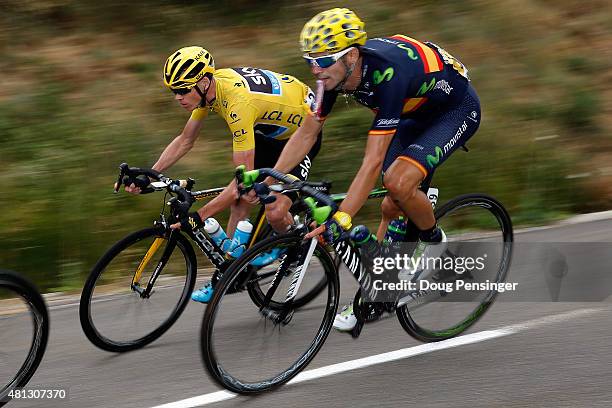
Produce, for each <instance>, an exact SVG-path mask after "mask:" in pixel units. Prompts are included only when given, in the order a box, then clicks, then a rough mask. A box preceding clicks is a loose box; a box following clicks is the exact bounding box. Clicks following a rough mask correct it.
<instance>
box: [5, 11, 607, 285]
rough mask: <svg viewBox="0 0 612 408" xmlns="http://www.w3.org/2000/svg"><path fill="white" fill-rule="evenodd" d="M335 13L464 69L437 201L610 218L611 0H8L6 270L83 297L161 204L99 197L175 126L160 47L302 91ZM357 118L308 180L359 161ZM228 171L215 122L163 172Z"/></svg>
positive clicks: (540, 216) (338, 112)
mask: <svg viewBox="0 0 612 408" xmlns="http://www.w3.org/2000/svg"><path fill="white" fill-rule="evenodd" d="M342 4H344V5H348V6H349V7H351V8H353V9H354V10H355V11H356V12H357V13H358V14H359V15H360V16H361V17H362V18H363V19H364V20H365V21H366V28H367V29H368V32H369V34H370V36H379V35H392V34H395V33H404V34H407V35H410V36H412V37H415V38H418V39H422V40H431V41H434V42H436V43H438V44H440V45H441V46H443V47H444V48H446V49H447V50H449V52H451V53H452V54H453V55H455V56H456V57H458V58H460V59H461V61H462V62H463V63H464V64H465V65H466V66H467V67H468V68H469V69H470V76H471V78H472V82H473V84H474V86H475V88H476V89H477V91H478V93H479V95H480V98H481V102H482V105H483V123H482V125H481V128H480V130H479V132H478V133H477V135H476V136H475V137H474V138H473V139H472V140H471V141H470V143H469V144H468V145H469V148H470V153H469V154H465V153H463V152H458V153H457V154H455V155H454V156H453V157H452V158H451V159H450V160H449V161H448V162H447V163H446V164H445V165H444V166H443V167H442V168H441V170H440V171H439V172H438V174H437V176H436V179H435V184H436V185H437V186H438V187H440V189H441V197H440V200H441V202H444V201H445V200H446V199H449V198H450V197H452V196H454V195H456V194H460V193H466V192H473V191H481V192H486V193H489V194H492V195H494V196H496V197H497V198H499V199H500V200H501V201H502V202H503V203H504V204H505V205H506V207H507V208H508V209H509V211H510V214H511V215H512V217H513V220H514V221H515V223H518V224H522V225H534V224H544V223H547V222H549V221H550V220H555V219H558V218H560V217H563V216H567V215H569V214H572V213H577V212H582V211H593V210H604V209H608V208H609V206H610V203H611V197H612V187H611V186H612V183H611V182H610V181H611V178H612V168H610V167H609V165H608V164H606V163H610V154H611V153H612V145H611V143H610V140H611V139H610V128H611V127H612V122H611V121H610V119H609V117H610V115H609V112H610V110H611V109H612V105H611V101H612V95H611V93H612V88H610V87H609V86H607V84H608V80H609V77H610V75H609V72H611V70H610V68H611V67H610V65H612V60H610V58H609V57H608V50H609V44H610V41H611V40H612V3H610V2H609V1H606V0H582V1H580V2H579V1H576V0H560V1H555V2H552V1H550V0H517V1H512V2H493V1H482V0H467V1H464V2H456V1H435V2H434V1H428V0H418V1H413V2H410V5H408V3H406V2H403V1H377V2H367V1H362V0H356V1H352V2H350V3H349V2H340V3H338V2H331V1H316V2H308V3H305V4H296V3H294V2H278V1H259V2H250V1H246V0H232V1H229V2H225V3H218V2H215V3H213V2H209V1H196V0H189V1H178V0H174V1H170V0H150V1H146V2H145V1H134V2H127V3H126V2H123V1H121V2H120V1H117V0H109V1H106V2H94V1H93V0H80V1H76V0H20V1H17V0H6V1H4V2H3V3H2V5H0V27H1V28H0V50H1V51H0V52H1V54H2V58H0V65H1V67H2V73H3V81H2V82H3V86H2V87H1V88H0V157H1V159H0V160H1V161H2V164H3V166H2V168H3V171H4V177H3V181H4V182H3V186H2V189H1V192H2V194H0V205H1V206H2V209H3V211H2V213H1V215H0V225H1V227H0V239H1V240H2V243H3V248H2V252H1V254H2V256H1V257H0V259H1V260H2V263H1V266H2V267H5V268H11V269H15V270H19V271H21V272H23V273H26V274H28V275H30V276H31V277H32V278H34V279H35V280H36V282H37V283H38V284H39V285H41V286H42V287H43V289H44V290H69V289H76V290H78V289H79V288H80V286H81V284H82V280H83V277H84V276H85V275H86V274H87V273H88V271H89V269H90V268H91V266H92V265H93V264H94V262H95V261H96V259H97V258H98V257H99V256H100V255H101V254H102V253H103V252H104V251H105V250H106V249H107V248H108V247H109V246H110V245H111V244H112V243H113V242H114V241H116V240H117V239H118V238H120V237H122V236H124V235H125V234H127V233H128V232H130V231H132V230H134V229H136V228H141V227H145V226H149V225H150V224H151V222H152V221H153V219H154V218H155V216H156V214H157V212H158V209H159V206H160V204H161V199H162V197H161V195H149V196H143V197H135V196H130V195H127V194H119V195H113V194H112V193H111V187H112V183H113V182H114V178H115V176H116V171H117V166H118V165H119V164H120V163H121V162H123V161H126V162H128V163H130V164H131V165H138V166H150V165H152V164H153V163H154V161H155V160H156V158H157V157H158V155H159V153H160V152H161V150H162V148H163V147H164V146H165V145H166V144H167V143H168V142H169V141H170V140H171V139H172V138H173V137H174V136H175V135H176V134H178V133H179V132H180V129H181V128H182V126H183V125H184V122H185V121H186V119H187V114H186V113H185V112H184V111H182V110H181V108H180V107H179V106H177V105H176V103H175V102H174V101H173V100H172V97H171V95H170V94H169V93H168V92H167V91H166V90H165V89H164V88H163V86H162V83H161V80H160V70H161V67H162V64H163V62H164V60H165V58H166V57H167V55H168V54H169V53H170V52H171V51H173V50H174V49H176V48H179V47H181V46H184V45H193V44H201V45H203V46H204V47H206V48H208V49H209V50H210V51H211V52H212V53H213V55H214V56H215V60H216V63H217V65H218V66H221V67H226V66H240V65H252V66H258V67H263V68H268V69H272V70H275V71H279V72H286V73H290V74H293V75H295V76H297V77H298V78H300V79H302V80H304V81H306V82H308V83H309V84H311V85H313V81H312V78H311V76H310V74H309V72H308V70H307V67H306V65H305V64H304V63H303V62H302V60H301V58H300V51H299V48H298V45H297V40H298V35H299V31H300V29H301V26H302V24H303V23H304V22H305V21H306V20H307V19H308V18H310V17H311V16H312V15H314V14H315V13H316V12H318V11H320V10H323V9H325V8H329V7H333V6H336V5H342ZM262 22H265V25H264V24H262ZM367 112H368V111H367V110H366V109H365V108H363V107H361V106H359V105H357V104H356V103H354V102H352V101H350V100H348V103H346V104H345V103H344V102H343V101H342V100H340V101H339V103H338V104H337V106H336V107H335V109H334V112H333V114H332V115H331V116H330V119H329V120H328V121H327V123H326V126H325V129H324V134H325V137H324V145H323V150H322V153H321V154H320V155H319V157H318V158H317V160H316V162H315V165H314V168H313V173H312V174H313V178H314V179H328V180H332V181H333V182H334V191H336V192H340V191H343V190H345V189H346V188H347V187H348V185H349V183H350V181H351V178H352V175H353V174H354V173H355V171H356V170H357V168H358V167H359V164H360V162H361V159H362V157H363V155H362V152H363V148H364V145H365V142H366V130H367V128H368V126H369V124H370V121H371V120H372V117H371V115H370V114H368V113H367ZM232 169H233V166H232V165H231V140H230V137H229V135H228V133H227V129H226V126H225V124H224V123H223V122H222V121H221V120H220V119H219V118H218V117H216V116H214V115H212V116H211V117H210V118H209V119H207V121H206V123H205V126H204V130H203V132H202V136H201V138H200V140H199V142H198V143H197V144H196V146H195V148H194V149H193V151H192V152H191V153H190V154H189V155H188V156H186V157H185V158H184V159H183V160H182V161H181V162H180V163H179V164H178V165H176V166H175V168H173V169H171V170H170V171H168V172H167V173H168V174H169V175H170V176H176V177H187V176H191V177H194V178H196V179H197V181H198V182H197V185H196V186H197V187H198V188H208V187H217V186H220V185H222V184H224V183H227V182H228V181H229V180H230V178H231V174H232ZM377 218H378V202H373V203H369V204H368V205H367V206H366V208H365V209H364V210H363V211H362V212H361V213H360V217H359V222H363V223H367V224H368V225H369V226H371V227H375V226H376V220H377Z"/></svg>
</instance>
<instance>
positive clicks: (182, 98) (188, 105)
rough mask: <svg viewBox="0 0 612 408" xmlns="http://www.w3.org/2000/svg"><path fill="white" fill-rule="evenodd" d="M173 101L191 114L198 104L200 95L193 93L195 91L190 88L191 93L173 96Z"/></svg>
mask: <svg viewBox="0 0 612 408" xmlns="http://www.w3.org/2000/svg"><path fill="white" fill-rule="evenodd" d="M174 99H175V100H176V101H177V102H178V103H179V104H180V105H181V106H182V107H183V108H184V109H185V110H187V111H189V112H191V111H192V110H194V109H195V108H197V107H198V105H199V104H200V99H201V98H200V95H198V93H197V92H196V91H195V89H193V88H191V91H190V92H189V93H188V94H185V95H180V94H175V95H174Z"/></svg>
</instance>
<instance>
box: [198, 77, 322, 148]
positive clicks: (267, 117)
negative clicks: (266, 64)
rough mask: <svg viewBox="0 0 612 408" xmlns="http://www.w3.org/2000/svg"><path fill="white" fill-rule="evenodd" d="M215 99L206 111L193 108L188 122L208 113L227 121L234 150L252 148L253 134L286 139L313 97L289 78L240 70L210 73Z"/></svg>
mask: <svg viewBox="0 0 612 408" xmlns="http://www.w3.org/2000/svg"><path fill="white" fill-rule="evenodd" d="M214 78H215V90H216V92H217V96H216V99H215V101H214V102H213V104H212V106H210V108H197V109H195V110H194V111H193V112H192V113H191V119H193V120H202V119H204V118H205V117H206V116H207V115H208V110H211V111H213V112H217V113H218V114H220V115H221V116H222V117H223V119H225V121H226V122H227V125H228V126H229V128H230V132H231V133H232V136H233V148H234V151H245V150H251V149H254V148H255V134H259V135H262V136H264V137H268V138H272V139H276V140H286V139H289V138H290V137H291V135H292V134H293V133H294V132H295V131H296V130H297V129H298V128H299V127H300V126H301V125H302V123H303V122H304V120H305V118H306V116H307V115H309V114H312V111H313V110H314V102H315V96H314V93H313V92H312V91H311V90H310V88H309V87H308V86H306V85H305V84H303V83H302V82H300V81H298V80H297V79H296V78H294V77H292V76H290V75H284V74H278V73H276V72H272V71H268V70H265V69H258V68H251V67H241V68H224V69H218V70H216V71H215V73H214Z"/></svg>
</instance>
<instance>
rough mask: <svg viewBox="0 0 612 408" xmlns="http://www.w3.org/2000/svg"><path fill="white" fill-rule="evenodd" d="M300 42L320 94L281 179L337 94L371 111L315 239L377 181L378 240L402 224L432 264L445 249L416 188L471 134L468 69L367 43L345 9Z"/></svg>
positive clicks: (347, 320) (397, 41) (288, 150)
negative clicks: (405, 221) (345, 183)
mask: <svg viewBox="0 0 612 408" xmlns="http://www.w3.org/2000/svg"><path fill="white" fill-rule="evenodd" d="M300 42H301V45H302V51H303V52H304V58H305V60H306V62H307V63H308V65H309V66H310V69H311V72H312V74H313V75H314V76H315V77H316V78H317V80H318V81H319V83H320V84H322V85H320V86H322V87H323V88H324V93H323V95H322V98H320V99H321V101H320V103H319V106H318V108H317V111H316V112H315V113H313V114H312V115H310V116H309V117H308V118H307V119H306V120H305V121H304V124H303V125H302V127H301V128H300V129H299V130H297V131H296V133H295V134H294V136H293V137H292V138H291V140H290V141H289V142H288V143H287V145H286V146H285V148H284V150H283V152H282V154H281V156H280V158H279V160H278V162H277V164H276V168H277V169H278V170H280V171H285V172H286V171H288V170H290V169H292V168H293V167H295V165H296V164H297V163H298V162H299V160H300V159H301V158H302V157H304V155H305V154H306V153H307V152H308V151H309V149H310V148H311V146H312V145H313V144H314V143H315V142H316V140H317V135H318V134H319V133H320V131H321V129H322V127H323V123H324V121H325V118H326V116H327V115H328V114H329V113H330V112H331V109H332V106H333V105H334V103H335V101H336V98H337V96H338V94H339V93H343V94H349V95H351V96H352V97H353V98H355V100H357V102H359V103H360V104H362V105H364V106H366V107H368V108H370V109H371V110H372V111H373V112H374V121H373V122H372V126H371V128H370V130H369V132H368V139H367V143H366V148H365V154H364V158H363V162H362V163H361V167H360V168H359V171H358V172H357V175H356V176H355V177H354V179H353V182H352V183H351V186H350V188H349V190H348V194H347V197H346V199H345V200H344V201H343V202H342V204H341V205H340V209H339V211H338V212H337V213H336V214H335V215H334V216H333V218H332V219H331V220H329V221H328V222H327V223H326V224H325V225H324V226H321V227H319V228H318V229H317V230H315V233H321V232H322V233H323V236H324V238H325V239H326V241H328V242H330V243H333V242H334V240H336V239H337V238H338V237H339V236H340V234H341V232H342V231H343V230H348V229H350V228H351V225H352V221H351V220H352V217H353V216H354V215H355V214H356V213H357V212H358V211H359V209H360V208H361V207H362V205H363V204H364V203H365V201H366V199H367V196H368V193H369V191H370V190H371V189H372V188H373V187H374V186H375V184H376V180H377V178H378V175H379V174H381V172H382V174H383V183H384V185H385V187H386V188H387V189H388V191H389V193H388V197H386V198H385V200H384V201H383V203H382V206H381V207H382V222H381V224H380V227H379V229H378V233H377V236H378V239H379V240H380V239H382V237H383V236H384V233H385V231H386V229H387V225H388V223H389V221H390V220H392V219H393V218H395V217H397V216H399V215H401V214H402V213H403V214H404V215H406V216H407V217H408V218H409V219H410V220H412V222H413V223H414V224H415V225H416V226H417V227H418V228H419V230H420V241H421V242H423V243H427V246H426V248H425V252H424V256H426V257H436V256H439V255H440V254H442V252H443V251H444V250H445V248H446V244H445V243H446V236H445V234H444V232H443V231H442V230H441V229H440V228H439V227H438V226H437V225H436V220H435V217H434V213H433V209H432V206H431V203H430V202H429V200H428V198H427V196H426V195H425V194H424V193H423V192H422V191H420V190H419V188H418V187H419V185H420V184H421V182H423V180H425V179H429V178H431V177H432V175H433V172H434V171H435V170H436V168H438V167H439V166H440V165H441V164H442V163H443V162H444V161H445V160H446V159H448V157H449V156H450V155H451V154H452V153H453V152H454V151H455V150H457V149H458V148H459V147H461V146H464V145H465V143H466V142H467V140H468V139H469V138H470V137H471V136H472V135H473V134H474V133H475V132H476V130H477V129H478V126H479V125H480V102H479V99H478V96H477V94H476V92H475V91H474V88H473V87H472V86H471V84H470V81H469V78H468V75H467V69H466V68H465V66H464V65H463V64H462V63H461V62H460V61H459V60H458V59H457V58H455V57H453V56H452V55H451V54H449V53H448V52H446V51H445V50H444V49H442V48H440V47H439V46H437V45H436V44H433V43H429V42H420V41H417V40H415V39H413V38H410V37H407V36H404V35H394V36H391V37H382V38H372V39H369V40H368V39H367V34H366V31H365V29H364V23H363V22H362V21H361V20H360V19H359V17H357V15H356V14H355V13H354V12H352V11H351V10H349V9H346V8H334V9H331V10H327V11H323V12H321V13H319V14H317V15H316V16H314V17H313V18H312V19H311V20H310V21H308V22H307V23H306V25H305V26H304V28H303V30H302V33H301V36H300ZM355 323H356V319H355V316H354V314H353V313H352V307H350V306H349V307H346V308H345V309H344V310H343V311H342V312H341V313H339V314H338V316H336V321H335V322H334V327H336V328H337V329H339V330H351V329H352V327H353V326H354V325H355Z"/></svg>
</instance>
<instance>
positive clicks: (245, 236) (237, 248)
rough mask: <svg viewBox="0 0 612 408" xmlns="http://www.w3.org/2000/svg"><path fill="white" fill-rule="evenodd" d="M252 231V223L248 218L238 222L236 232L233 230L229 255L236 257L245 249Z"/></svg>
mask: <svg viewBox="0 0 612 408" xmlns="http://www.w3.org/2000/svg"><path fill="white" fill-rule="evenodd" d="M251 232H253V224H251V223H250V222H249V220H242V221H240V222H238V227H237V228H236V232H234V238H233V239H232V246H231V251H230V253H229V254H230V256H232V257H234V258H238V257H239V256H240V255H242V253H243V252H244V251H246V245H247V244H248V242H249V238H250V237H251Z"/></svg>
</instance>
